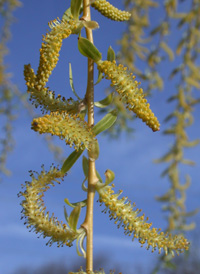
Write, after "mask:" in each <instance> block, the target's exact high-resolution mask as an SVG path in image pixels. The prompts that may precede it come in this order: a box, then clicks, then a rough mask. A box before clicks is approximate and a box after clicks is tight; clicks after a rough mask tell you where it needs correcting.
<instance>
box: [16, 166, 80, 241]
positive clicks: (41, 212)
mask: <svg viewBox="0 0 200 274" xmlns="http://www.w3.org/2000/svg"><path fill="white" fill-rule="evenodd" d="M30 176H31V179H32V180H31V181H30V182H26V184H25V186H24V187H25V190H24V192H20V193H19V196H22V197H23V198H24V200H23V201H22V203H21V205H22V207H23V210H22V218H25V220H26V221H25V224H26V225H27V228H30V229H31V230H34V231H35V233H36V234H38V233H39V234H41V235H42V236H43V237H44V238H45V237H50V239H49V241H48V243H47V244H49V245H52V244H53V243H54V242H57V245H58V246H62V245H67V246H71V245H72V242H73V241H74V240H75V239H77V237H78V236H79V233H82V232H83V231H81V230H79V231H77V232H76V231H74V230H72V229H70V228H69V227H68V226H67V225H66V224H63V223H62V222H59V221H58V220H57V218H55V217H54V216H53V214H52V215H51V216H50V215H49V212H45V206H44V202H43V200H42V197H43V195H44V192H45V191H46V190H48V189H49V186H54V183H55V182H56V183H60V181H59V180H58V179H62V178H63V174H62V173H61V172H60V171H59V170H58V169H57V168H56V167H54V166H51V168H50V170H49V171H48V172H46V171H45V170H44V167H42V171H41V173H40V174H39V173H36V172H35V173H34V172H32V171H30Z"/></svg>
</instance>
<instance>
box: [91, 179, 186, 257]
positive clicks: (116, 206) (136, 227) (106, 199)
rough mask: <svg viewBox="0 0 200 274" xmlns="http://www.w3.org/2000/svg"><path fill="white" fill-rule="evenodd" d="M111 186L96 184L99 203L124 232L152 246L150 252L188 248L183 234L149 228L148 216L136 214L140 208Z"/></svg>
mask: <svg viewBox="0 0 200 274" xmlns="http://www.w3.org/2000/svg"><path fill="white" fill-rule="evenodd" d="M112 187H114V185H112V186H106V185H104V184H102V183H98V184H97V185H96V190H97V192H98V193H99V201H100V203H104V204H105V205H106V207H107V208H108V209H109V217H110V219H114V220H115V223H116V224H117V223H118V227H120V226H121V225H122V224H123V225H122V226H123V227H124V230H125V234H126V235H129V236H131V235H132V236H133V239H134V238H137V239H138V240H139V242H140V243H141V245H142V246H143V244H145V243H147V249H149V248H152V252H153V251H154V250H156V248H157V249H158V251H159V253H160V252H161V250H162V249H163V250H164V252H165V254H166V255H167V254H168V253H171V254H172V255H174V251H175V252H176V253H177V254H179V252H180V253H181V252H183V250H188V248H189V243H188V241H187V240H186V239H185V238H184V237H183V236H176V235H175V236H172V235H171V234H169V235H167V234H165V233H163V232H160V229H157V228H151V226H152V223H147V221H148V218H146V219H145V218H144V214H143V215H142V216H138V215H139V213H140V212H141V210H139V209H136V210H134V207H135V204H131V203H130V201H128V200H127V198H125V197H123V198H121V199H118V197H119V195H120V194H121V191H120V192H119V193H118V194H113V190H112Z"/></svg>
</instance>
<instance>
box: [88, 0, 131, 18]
mask: <svg viewBox="0 0 200 274" xmlns="http://www.w3.org/2000/svg"><path fill="white" fill-rule="evenodd" d="M91 6H92V7H93V8H95V9H96V10H98V11H99V12H100V13H101V14H102V15H104V16H105V17H107V18H109V19H111V20H114V21H127V20H129V19H130V17H131V14H130V12H127V11H122V10H119V9H117V8H116V7H114V6H113V5H111V4H110V3H109V2H107V1H106V0H96V1H93V2H92V3H91Z"/></svg>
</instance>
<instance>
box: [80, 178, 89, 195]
mask: <svg viewBox="0 0 200 274" xmlns="http://www.w3.org/2000/svg"><path fill="white" fill-rule="evenodd" d="M86 181H87V177H85V179H84V181H83V182H82V186H81V187H82V190H83V191H85V192H87V191H88V188H87V187H86V185H85V182H86Z"/></svg>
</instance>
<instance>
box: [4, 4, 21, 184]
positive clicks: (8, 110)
mask: <svg viewBox="0 0 200 274" xmlns="http://www.w3.org/2000/svg"><path fill="white" fill-rule="evenodd" d="M20 6H21V2H20V1H18V0H1V1H0V20H1V28H0V132H1V134H0V173H4V174H6V175H9V174H10V170H8V169H7V167H6V161H7V155H8V153H9V152H10V151H11V150H12V149H13V147H14V140H13V126H12V125H13V121H14V120H15V115H16V113H15V112H14V109H15V105H16V102H15V99H16V94H15V92H16V91H17V88H16V86H15V85H14V84H13V83H12V81H11V80H10V72H8V71H7V64H6V62H5V57H6V55H7V54H8V49H7V42H8V40H9V39H10V36H11V33H10V27H11V24H12V22H13V12H14V11H15V9H17V8H18V7H20ZM0 175H1V174H0ZM0 180H1V176H0Z"/></svg>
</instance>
